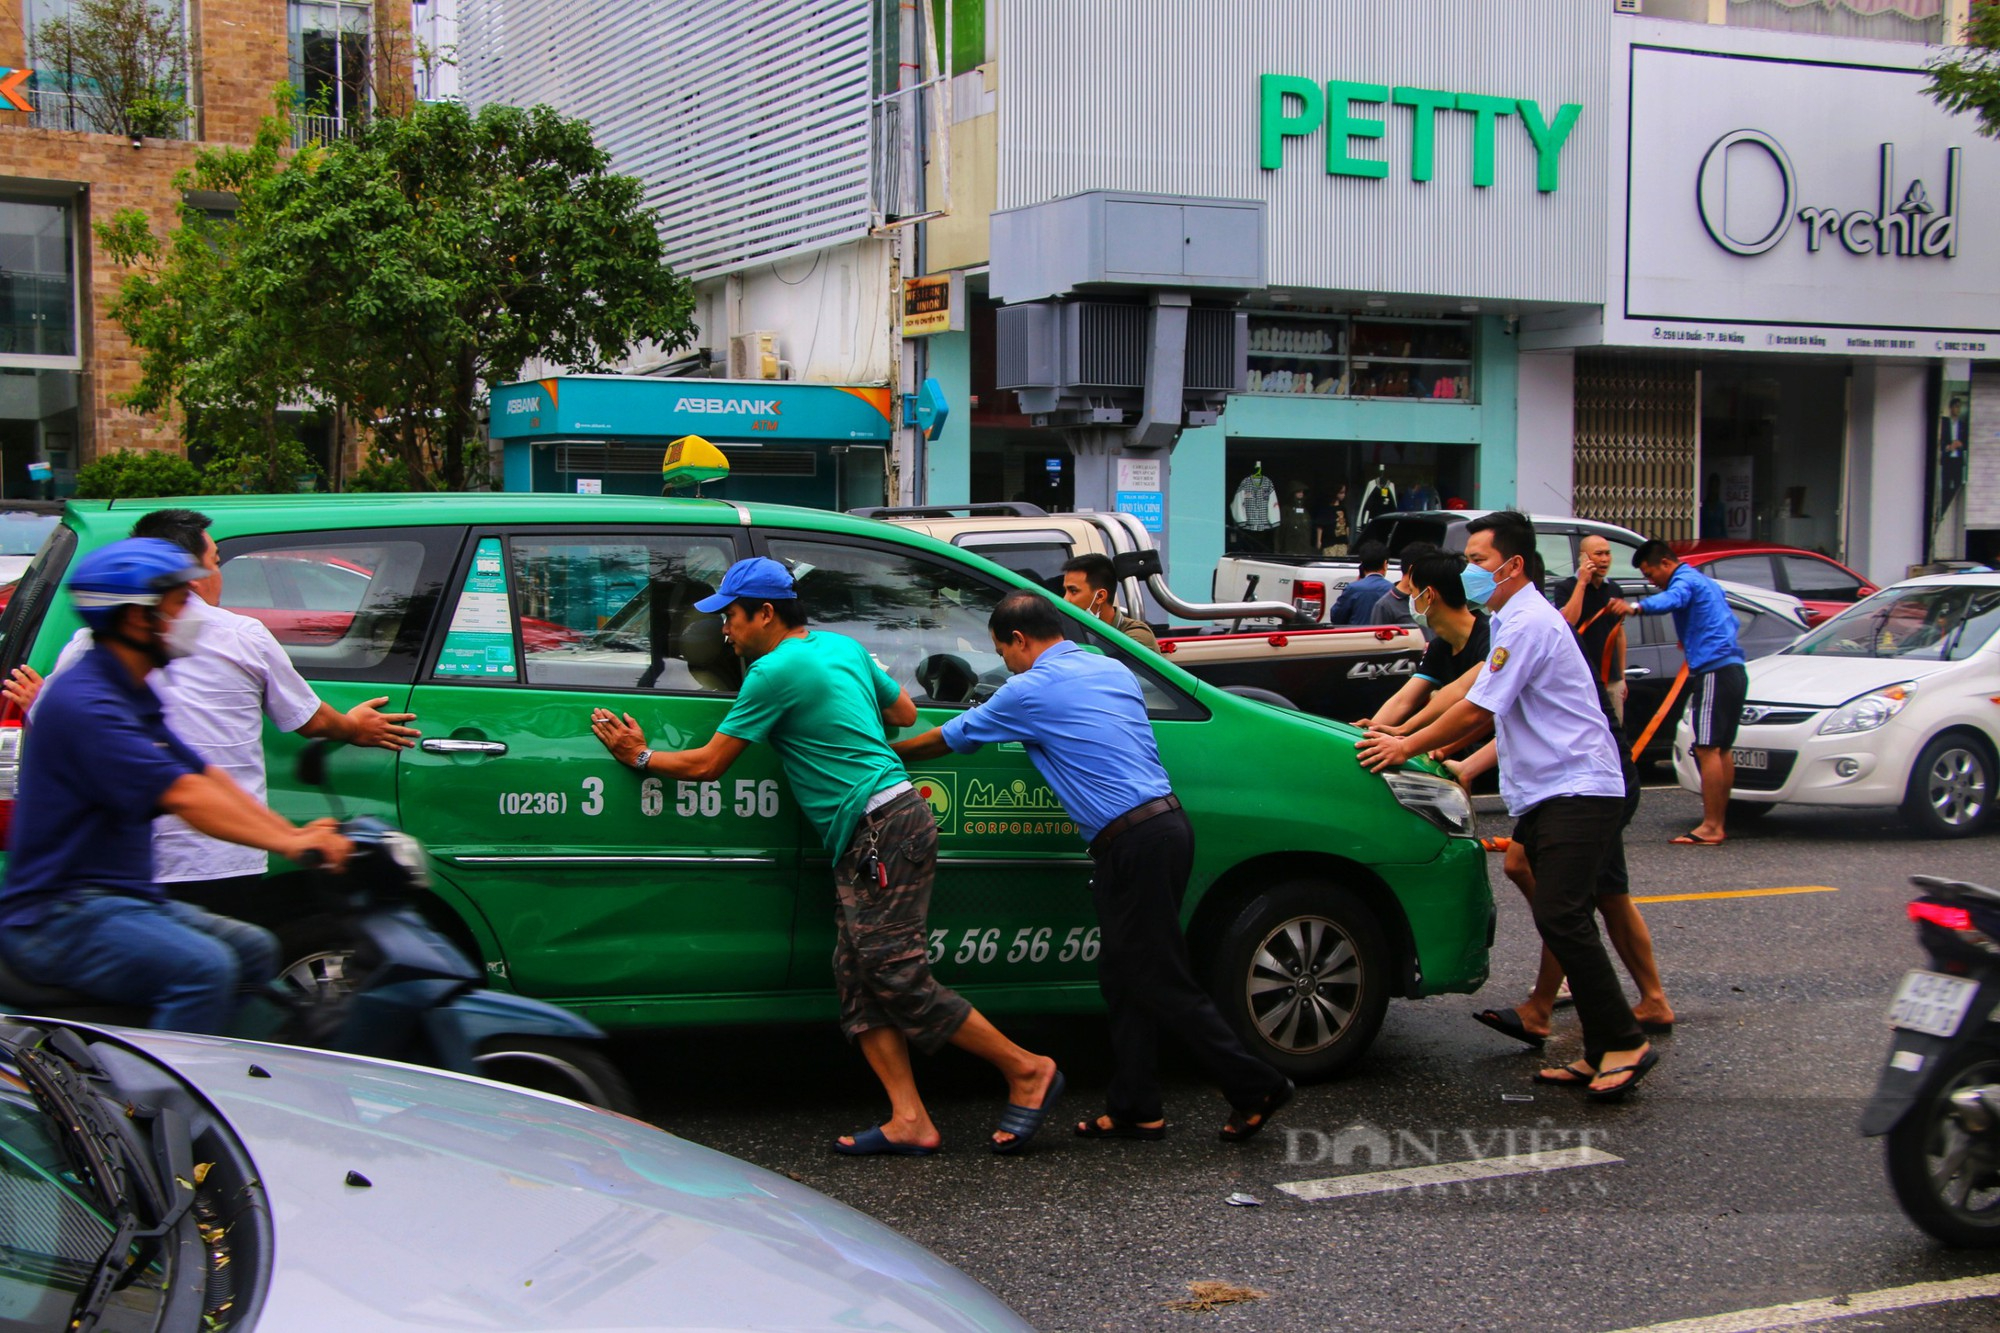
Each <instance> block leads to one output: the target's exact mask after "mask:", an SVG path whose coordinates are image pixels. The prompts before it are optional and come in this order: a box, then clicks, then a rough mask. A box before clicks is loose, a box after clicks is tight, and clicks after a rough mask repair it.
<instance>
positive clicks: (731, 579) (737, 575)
mask: <svg viewBox="0 0 2000 1333" xmlns="http://www.w3.org/2000/svg"><path fill="white" fill-rule="evenodd" d="M798 595H799V590H798V589H797V588H796V587H794V586H793V584H792V571H790V570H789V569H786V568H785V567H784V566H783V565H781V564H779V563H778V562H777V561H775V560H771V559H767V558H765V557H764V556H761V555H760V556H756V557H753V558H752V559H749V560H738V561H737V562H736V563H735V564H733V565H731V566H730V567H729V572H728V573H727V574H724V575H723V576H722V587H721V588H720V589H718V590H717V591H716V593H715V595H714V596H712V597H704V598H702V599H701V600H700V601H698V602H696V603H695V604H694V605H695V609H696V610H698V611H720V610H721V609H722V608H723V607H725V606H728V605H729V604H730V603H731V602H733V601H735V600H736V599H737V598H739V597H748V598H749V599H750V600H751V601H753V602H782V601H785V600H787V599H789V598H793V597H797V596H798Z"/></svg>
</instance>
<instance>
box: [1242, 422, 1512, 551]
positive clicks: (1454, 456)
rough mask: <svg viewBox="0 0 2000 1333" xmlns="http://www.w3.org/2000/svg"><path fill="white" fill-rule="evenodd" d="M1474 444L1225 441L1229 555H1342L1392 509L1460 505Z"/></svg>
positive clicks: (1469, 490) (1470, 476) (1468, 490)
mask: <svg viewBox="0 0 2000 1333" xmlns="http://www.w3.org/2000/svg"><path fill="white" fill-rule="evenodd" d="M1474 453H1475V448H1474V446H1472V445H1440V444H1382V443H1375V442H1359V441H1355V442H1350V441H1344V440H1337V441H1327V440H1312V441H1299V440H1231V441H1230V442H1229V448H1228V454H1227V458H1228V471H1227V473H1226V474H1225V480H1226V483H1227V484H1226V487H1225V489H1224V493H1223V495H1222V496H1221V502H1222V505H1223V510H1224V523H1225V525H1226V536H1225V537H1224V545H1225V549H1226V550H1228V551H1229V552H1230V553H1232V554H1235V553H1244V554H1253V553H1257V554H1263V553H1277V554H1281V555H1316V554H1344V553H1345V550H1346V547H1347V546H1348V545H1349V541H1350V538H1351V536H1352V534H1353V532H1354V531H1355V530H1357V529H1358V528H1360V526H1361V525H1362V524H1363V523H1366V522H1367V521H1368V520H1369V519H1371V518H1376V517H1379V516H1380V515H1382V514H1385V513H1392V512H1395V511H1397V510H1402V511H1406V512H1407V511H1409V510H1413V509H1442V508H1448V507H1449V508H1460V509H1462V508H1465V507H1467V506H1468V505H1469V504H1470V503H1471V501H1472V498H1473V495H1474V489H1473V483H1474V480H1475V461H1476V460H1475V457H1474Z"/></svg>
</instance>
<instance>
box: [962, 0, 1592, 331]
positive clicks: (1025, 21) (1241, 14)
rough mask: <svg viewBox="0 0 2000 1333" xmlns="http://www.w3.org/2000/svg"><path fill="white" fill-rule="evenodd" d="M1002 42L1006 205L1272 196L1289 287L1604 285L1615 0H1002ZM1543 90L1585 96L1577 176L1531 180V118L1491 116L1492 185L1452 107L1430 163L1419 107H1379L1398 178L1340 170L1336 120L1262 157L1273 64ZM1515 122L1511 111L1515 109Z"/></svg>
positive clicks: (1413, 81) (1276, 271) (1557, 298)
mask: <svg viewBox="0 0 2000 1333" xmlns="http://www.w3.org/2000/svg"><path fill="white" fill-rule="evenodd" d="M997 17H998V24H999V40H1000V52H1001V60H1000V97H999V116H1000V131H999V141H1000V145H1001V147H1000V153H999V179H998V201H999V207H1000V208H1003V209H1006V208H1015V207H1020V206H1022V205H1026V204H1035V203H1041V202H1043V201H1045V200H1049V199H1055V198H1060V197H1062V196H1065V195H1072V194H1078V193H1081V192H1083V191H1087V190H1134V191H1146V192H1151V193H1157V194H1176V195H1199V196H1205V197H1210V198H1220V199H1258V200H1263V201H1264V202H1265V203H1266V204H1267V205H1268V207H1269V210H1270V213H1269V215H1270V219H1271V225H1270V227H1269V229H1268V231H1267V233H1266V234H1267V244H1268V246H1269V274H1270V281H1271V284H1272V285H1273V286H1274V287H1277V286H1288V287H1290V286H1296V287H1301V288H1312V289H1321V290H1327V291H1349V292H1383V293H1398V294H1418V295H1437V296H1442V297H1470V298H1481V299H1497V300H1515V301H1521V302H1551V303H1558V304H1590V305H1595V304H1598V303H1600V302H1602V300H1603V299H1604V290H1605V285H1606V281H1605V279H1606V274H1607V272H1608V264H1607V250H1606V246H1607V229H1606V225H1605V220H1606V217H1607V206H1608V202H1609V201H1608V198H1607V192H1608V190H1609V188H1610V182H1609V179H1608V177H1607V174H1606V171H1605V162H1606V158H1607V154H1608V149H1609V134H1610V127H1611V124H1612V120H1613V117H1612V107H1611V97H1612V85H1613V78H1612V62H1611V60H1610V59H1609V54H1610V52H1611V50H1612V42H1611V24H1612V23H1613V21H1614V20H1613V16H1612V12H1611V5H1610V4H1609V3H1608V0H1603V2H1601V3H1590V2H1588V0H1495V2H1493V3H1484V4H1468V3H1465V0H1394V3H1384V2H1383V0H1326V3H1322V4H1316V5H1284V6H1279V7H1267V6H1253V5H1244V4H1241V3H1238V2H1237V0H1097V2H1096V3H1094V4H1092V5H1089V6H1087V7H1084V6H1078V5H1076V4H1074V3H1073V0H1006V3H1004V4H1001V5H999V6H998V7H997ZM1266 73H1275V74H1286V75H1293V76H1297V77H1300V78H1304V79H1311V80H1315V81H1319V82H1322V83H1323V82H1325V81H1327V80H1334V79H1345V80H1355V81H1360V82H1366V83H1374V84H1382V85H1386V86H1399V87H1414V88H1426V89H1448V90H1452V91H1455V92H1461V93H1475V94H1485V95H1488V96H1499V97H1525V98H1533V99H1535V100H1536V101H1537V102H1538V103H1539V104H1540V106H1541V107H1542V108H1543V109H1544V110H1545V111H1546V112H1547V113H1548V114H1550V115H1553V114H1554V113H1555V110H1556V108H1557V107H1558V106H1560V105H1562V104H1564V103H1578V104H1581V106H1582V107H1583V111H1582V114H1581V116H1580V118H1579V119H1578V120H1577V122H1576V125H1575V128H1574V129H1573V130H1572V132H1571V133H1570V136H1569V138H1568V140H1567V142H1566V143H1565V144H1564V146H1563V148H1562V152H1561V159H1560V160H1561V166H1562V174H1561V185H1560V188H1559V189H1558V190H1556V191H1554V192H1552V193H1543V192H1541V191H1539V190H1537V189H1536V187H1535V153H1534V149H1533V146H1532V144H1531V143H1530V141H1529V139H1528V137H1527V135H1526V134H1525V133H1523V132H1522V131H1521V130H1520V129H1519V127H1518V123H1508V124H1503V126H1502V129H1501V131H1500V132H1499V133H1498V134H1496V136H1495V163H1494V177H1495V180H1494V184H1493V185H1492V186H1490V187H1487V188H1475V187H1474V186H1473V185H1472V184H1471V183H1470V180H1469V162H1470V159H1471V154H1472V141H1473V128H1472V121H1473V117H1471V116H1469V115H1465V114H1452V113H1443V114H1440V115H1438V116H1437V118H1436V127H1437V128H1436V134H1437V142H1436V150H1435V151H1436V158H1435V160H1436V175H1435V177H1434V178H1433V179H1432V180H1430V181H1428V182H1421V183H1419V182H1415V181H1412V180H1410V179H1409V178H1408V172H1407V170H1406V168H1407V165H1408V162H1409V159H1410V153H1411V123H1412V117H1411V115H1410V113H1409V112H1408V110H1407V109H1405V108H1403V107H1397V106H1388V105H1379V106H1363V107H1360V108H1357V112H1356V114H1357V115H1361V116H1369V117H1375V118H1379V119H1381V120H1382V121H1383V122H1384V123H1385V125H1386V131H1387V132H1386V136H1385V137H1383V138H1381V139H1377V140H1367V141H1363V140H1357V141H1356V143H1357V145H1359V147H1358V150H1357V151H1358V152H1359V154H1361V155H1365V156H1369V157H1376V158H1380V159H1385V160H1386V161H1387V162H1389V163H1390V164H1391V167H1390V171H1389V175H1388V177H1387V178H1386V179H1381V180H1373V179H1363V178H1359V177H1355V176H1342V175H1330V174H1328V173H1327V172H1326V171H1325V170H1324V168H1323V167H1322V166H1320V165H1319V163H1318V161H1317V160H1316V159H1315V154H1320V153H1323V152H1324V151H1325V138H1324V133H1323V132H1322V133H1321V134H1319V135H1315V136H1312V137H1311V138H1310V139H1308V140H1304V141H1293V142H1291V143H1289V144H1288V145H1287V150H1286V162H1285V165H1284V166H1283V168H1281V169H1279V170H1275V171H1266V170H1264V169H1262V168H1261V167H1260V166H1259V160H1258V143H1259V140H1258V123H1259V105H1258V89H1259V83H1258V80H1259V76H1260V75H1263V74H1266ZM1506 120H1507V121H1508V122H1513V121H1514V118H1513V117H1508V118H1506Z"/></svg>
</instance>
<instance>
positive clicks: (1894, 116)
mask: <svg viewBox="0 0 2000 1333" xmlns="http://www.w3.org/2000/svg"><path fill="white" fill-rule="evenodd" d="M1662 26H1664V25H1662ZM1723 40H1725V41H1727V42H1728V43H1729V44H1730V49H1701V50H1696V49H1686V48H1682V47H1668V46H1652V45H1646V44H1644V43H1641V42H1635V43H1634V44H1633V45H1632V46H1631V47H1630V57H1629V59H1630V80H1631V83H1630V90H1629V98H1628V106H1629V108H1630V109H1629V114H1628V120H1627V124H1626V126H1625V134H1624V135H1623V136H1622V137H1623V138H1624V140H1625V145H1624V147H1625V152H1624V157H1625V176H1626V179H1625V186H1626V204H1625V209H1624V215H1623V233H1624V234H1623V236H1622V238H1621V240H1622V248H1623V250H1624V274H1623V278H1624V280H1623V282H1622V284H1621V288H1622V290H1618V291H1614V293H1613V294H1612V300H1611V302H1609V303H1608V304H1607V309H1606V311H1605V316H1606V340H1607V341H1614V342H1624V343H1639V344H1651V345H1663V344H1710V345H1724V346H1729V347H1733V348H1740V349H1744V350H1787V351H1807V352H1826V353H1863V354H1880V355H1896V354H1901V355H1917V356H1937V355H1963V354H1965V351H1966V350H1967V349H1966V347H1964V346H1961V345H1959V344H1962V343H1964V342H1965V339H1966V335H1979V336H1980V337H1979V338H1975V339H1974V341H1979V340H1980V339H1981V338H1985V337H1988V336H1990V335H1991V334H1992V333H1993V332H1994V331H1995V330H1996V329H2000V145H1996V144H1995V143H1994V142H1993V141H1991V140H1988V139H1983V138H1981V137H1980V136H1979V135H1978V134H1977V133H1976V132H1975V131H1976V125H1975V122H1974V121H1973V119H1972V118H1970V117H1960V116H1953V115H1950V114H1948V113H1947V112H1945V111H1944V110H1942V109H1941V108H1939V107H1938V106H1937V105H1936V104H1935V103H1934V102H1932V101H1931V100H1930V99H1929V98H1927V97H1925V96H1924V94H1923V89H1924V87H1925V85H1926V84H1927V83H1928V82H1929V76H1928V74H1927V73H1926V72H1925V70H1924V69H1923V65H1922V61H1923V59H1924V57H1925V56H1926V55H1927V54H1928V52H1927V51H1926V49H1925V48H1923V47H1913V48H1912V50H1911V52H1910V53H1909V56H1908V63H1907V64H1906V65H1905V64H1885V63H1880V61H1881V57H1882V54H1883V48H1882V46H1881V45H1876V44H1865V45H1864V44H1860V43H1846V42H1836V41H1828V40H1815V41H1812V42H1803V41H1801V40H1799V39H1796V38H1791V39H1781V38H1779V37H1777V36H1776V35H1771V34H1759V35H1755V36H1749V35H1745V36H1743V37H1730V38H1726V39H1723ZM1857 47H1859V48H1860V49H1862V50H1864V51H1866V52H1867V56H1868V58H1869V60H1870V63H1842V62H1841V61H1840V59H1839V57H1841V56H1843V55H1845V54H1847V53H1848V52H1851V51H1853V50H1855V49H1856V48H1857ZM1794 52H1798V53H1801V54H1798V55H1796V56H1795V55H1794V54H1792V53H1794ZM1892 58H1896V59H1900V58H1901V57H1900V55H1899V54H1893V55H1892ZM1993 345H1994V346H1996V347H2000V343H1995V344H1993Z"/></svg>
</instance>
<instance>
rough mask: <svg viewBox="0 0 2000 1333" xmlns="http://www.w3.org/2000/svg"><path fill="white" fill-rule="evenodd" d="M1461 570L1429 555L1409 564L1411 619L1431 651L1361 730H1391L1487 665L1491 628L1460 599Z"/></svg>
mask: <svg viewBox="0 0 2000 1333" xmlns="http://www.w3.org/2000/svg"><path fill="white" fill-rule="evenodd" d="M1464 568H1465V560H1464V558H1463V557H1462V556H1456V555H1451V554H1449V553H1447V552H1444V551H1434V552H1432V553H1431V554H1429V555H1425V556H1420V557H1418V558H1417V559H1415V560H1413V561H1411V562H1410V563H1409V565H1408V567H1407V568H1406V570H1405V573H1404V577H1406V578H1407V579H1409V581H1410V614H1411V615H1413V616H1415V617H1416V619H1417V623H1418V624H1419V625H1422V626H1424V627H1425V628H1427V629H1428V630H1429V631H1430V636H1431V642H1430V647H1428V648H1426V649H1425V650H1424V659H1423V661H1421V662H1419V663H1417V669H1416V672H1415V673H1414V674H1413V675H1412V676H1411V677H1410V679H1409V680H1408V681H1406V682H1405V683H1404V685H1403V688H1402V689H1400V690H1398V691H1396V693H1395V694H1394V695H1392V696H1391V697H1390V698H1389V700H1388V702H1386V703H1384V704H1383V705H1382V706H1381V707H1380V708H1378V709H1376V710H1375V715H1374V716H1373V717H1366V718H1362V719H1361V721H1360V722H1359V723H1358V724H1357V725H1359V726H1363V727H1371V726H1372V727H1376V728H1384V727H1393V726H1395V725H1396V724H1397V723H1399V722H1402V721H1405V720H1406V719H1408V718H1410V717H1412V716H1414V715H1415V714H1416V713H1417V711H1418V710H1419V709H1421V708H1422V707H1423V706H1424V704H1425V703H1426V702H1427V701H1428V700H1429V699H1430V697H1431V694H1432V692H1433V691H1435V690H1437V689H1439V688H1441V687H1442V686H1445V685H1449V684H1450V683H1451V682H1453V681H1455V680H1457V679H1458V678H1459V677H1460V676H1463V675H1464V674H1465V673H1466V672H1468V671H1470V670H1471V669H1472V668H1474V667H1476V666H1478V665H1479V664H1480V663H1481V662H1484V661H1485V660H1486V651H1487V648H1488V647H1489V646H1490V642H1491V634H1492V631H1491V628H1490V625H1489V623H1488V619H1487V617H1486V616H1484V615H1483V614H1481V613H1480V612H1477V611H1474V610H1473V609H1472V607H1471V606H1470V605H1469V604H1468V603H1467V601H1466V599H1465V583H1464V581H1463V580H1462V579H1461V578H1460V577H1459V571H1461V570H1463V569H1464Z"/></svg>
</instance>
